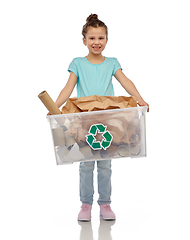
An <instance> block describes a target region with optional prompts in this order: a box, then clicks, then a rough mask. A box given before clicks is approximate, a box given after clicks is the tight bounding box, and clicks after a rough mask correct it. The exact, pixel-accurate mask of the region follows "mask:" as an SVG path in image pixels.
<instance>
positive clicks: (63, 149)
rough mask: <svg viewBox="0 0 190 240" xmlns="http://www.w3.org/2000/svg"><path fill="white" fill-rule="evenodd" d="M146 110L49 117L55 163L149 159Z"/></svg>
mask: <svg viewBox="0 0 190 240" xmlns="http://www.w3.org/2000/svg"><path fill="white" fill-rule="evenodd" d="M146 111H147V107H133V108H123V109H113V110H101V111H93V112H81V113H72V114H60V115H50V116H47V119H48V121H49V123H50V128H51V132H52V138H53V144H54V150H55V157H56V162H57V164H58V165H60V164H69V163H73V162H85V161H96V160H106V159H114V158H126V157H131V158H137V157H145V156H146V122H145V118H146Z"/></svg>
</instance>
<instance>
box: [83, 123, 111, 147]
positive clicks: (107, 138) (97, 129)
mask: <svg viewBox="0 0 190 240" xmlns="http://www.w3.org/2000/svg"><path fill="white" fill-rule="evenodd" d="M106 128H107V126H104V125H103V124H102V123H98V124H93V125H91V126H90V129H89V131H88V132H89V135H86V142H87V143H88V144H89V146H90V147H91V148H92V149H93V150H100V149H102V148H103V149H104V150H106V149H107V148H108V147H109V146H110V145H111V142H112V140H113V136H112V135H111V133H110V132H109V131H108V130H106ZM97 133H102V137H103V139H102V141H101V142H100V141H96V138H95V136H96V135H97Z"/></svg>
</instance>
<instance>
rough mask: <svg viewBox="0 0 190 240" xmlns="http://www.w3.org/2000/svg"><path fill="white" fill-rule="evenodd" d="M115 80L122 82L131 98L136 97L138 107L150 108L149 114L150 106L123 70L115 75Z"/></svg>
mask: <svg viewBox="0 0 190 240" xmlns="http://www.w3.org/2000/svg"><path fill="white" fill-rule="evenodd" d="M115 78H116V79H117V80H118V81H119V82H120V84H121V85H122V87H123V88H124V89H125V90H126V91H127V92H128V93H129V94H130V95H131V96H136V97H137V100H138V105H139V106H147V107H148V110H147V111H148V112H149V105H148V103H146V102H145V101H144V100H143V98H142V97H141V95H140V93H139V92H138V90H137V89H136V87H135V85H134V83H133V82H132V81H131V80H130V79H128V78H127V77H126V76H125V74H124V73H123V72H122V71H121V69H118V70H117V71H116V73H115Z"/></svg>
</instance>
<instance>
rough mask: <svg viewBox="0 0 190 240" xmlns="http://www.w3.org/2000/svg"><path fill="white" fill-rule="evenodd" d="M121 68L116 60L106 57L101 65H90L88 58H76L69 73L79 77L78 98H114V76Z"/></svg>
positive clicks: (70, 66)
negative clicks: (96, 96) (93, 96)
mask: <svg viewBox="0 0 190 240" xmlns="http://www.w3.org/2000/svg"><path fill="white" fill-rule="evenodd" d="M120 68H121V65H120V64H119V62H118V61H117V59H116V58H108V57H105V60H104V62H102V63H100V64H92V63H90V62H89V61H88V60H87V58H86V57H79V58H74V59H73V61H72V62H71V63H70V65H69V68H68V71H69V72H73V73H74V74H75V75H76V76H77V96H78V97H86V96H91V95H100V96H114V89H113V84H112V76H114V75H115V73H116V71H117V70H118V69H120Z"/></svg>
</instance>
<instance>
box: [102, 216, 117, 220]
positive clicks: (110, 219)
mask: <svg viewBox="0 0 190 240" xmlns="http://www.w3.org/2000/svg"><path fill="white" fill-rule="evenodd" d="M100 217H101V218H102V219H103V220H104V221H115V220H116V218H104V217H103V216H102V215H100Z"/></svg>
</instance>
